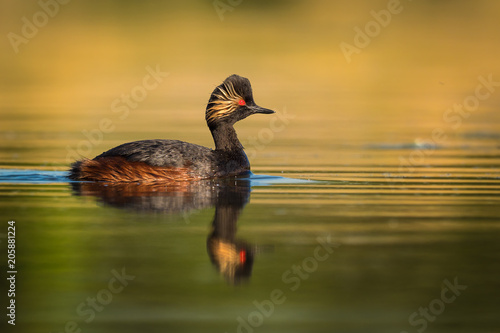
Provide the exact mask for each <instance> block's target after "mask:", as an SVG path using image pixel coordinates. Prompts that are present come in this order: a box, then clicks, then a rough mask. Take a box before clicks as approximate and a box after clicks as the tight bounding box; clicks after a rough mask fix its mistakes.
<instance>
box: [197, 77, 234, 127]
mask: <svg viewBox="0 0 500 333" xmlns="http://www.w3.org/2000/svg"><path fill="white" fill-rule="evenodd" d="M218 89H219V91H220V94H215V97H217V99H216V100H214V101H212V102H210V103H211V104H212V106H211V107H210V108H209V109H208V110H207V114H206V119H207V122H208V123H211V122H212V121H214V120H215V119H217V118H221V117H224V116H226V115H228V114H230V113H231V112H233V111H235V110H236V108H237V107H238V105H239V104H238V102H239V101H240V100H242V99H243V97H241V96H240V95H238V93H236V91H235V90H234V86H233V83H232V82H226V83H224V88H221V87H218Z"/></svg>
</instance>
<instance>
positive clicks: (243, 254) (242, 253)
mask: <svg viewBox="0 0 500 333" xmlns="http://www.w3.org/2000/svg"><path fill="white" fill-rule="evenodd" d="M243 102H244V101H243ZM245 261H247V253H246V252H245V250H240V264H244V263H245Z"/></svg>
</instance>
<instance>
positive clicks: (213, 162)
mask: <svg viewBox="0 0 500 333" xmlns="http://www.w3.org/2000/svg"><path fill="white" fill-rule="evenodd" d="M255 113H265V114H270V113H274V111H272V110H269V109H265V108H262V107H260V106H258V105H256V104H255V102H254V100H253V95H252V87H251V85H250V81H249V80H248V79H247V78H244V77H241V76H238V75H231V76H229V77H228V78H227V79H225V80H224V82H223V83H222V84H221V85H219V86H218V87H216V88H215V90H214V91H213V92H212V95H211V96H210V99H209V101H208V104H207V110H206V114H205V119H206V121H207V125H208V127H209V129H210V131H211V132H212V137H213V139H214V142H215V149H210V148H207V147H203V146H199V145H195V144H192V143H187V142H183V141H178V140H143V141H135V142H129V143H125V144H122V145H120V146H118V147H115V148H112V149H110V150H108V151H106V152H104V153H102V154H101V155H99V156H97V157H95V158H94V159H92V160H90V159H85V160H81V161H76V162H74V163H73V164H72V165H71V170H70V178H71V179H74V180H90V181H108V182H132V181H154V180H159V181H186V180H198V179H209V178H219V177H226V176H236V175H241V174H245V173H248V172H249V171H250V163H249V162H248V159H247V156H246V155H245V152H244V151H243V146H242V145H241V143H240V141H239V140H238V137H237V136H236V132H235V130H234V128H233V125H234V123H236V122H237V121H239V120H242V119H245V118H246V117H248V116H250V115H252V114H255Z"/></svg>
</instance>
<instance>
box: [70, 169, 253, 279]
mask: <svg viewBox="0 0 500 333" xmlns="http://www.w3.org/2000/svg"><path fill="white" fill-rule="evenodd" d="M72 186H73V190H74V193H75V194H76V195H81V196H93V197H97V198H98V200H99V201H100V202H102V203H103V204H105V205H110V206H113V207H118V208H123V209H133V210H135V211H141V212H155V213H158V212H160V213H163V214H180V213H188V212H189V211H192V210H198V209H203V208H209V207H212V206H215V216H214V219H213V221H212V226H211V229H210V233H209V235H208V238H207V252H208V256H209V258H210V260H211V262H212V263H213V265H214V266H215V267H216V268H217V269H218V271H219V272H220V273H221V274H222V275H223V276H224V278H225V279H226V280H227V281H228V282H229V283H232V284H238V283H240V282H242V281H244V280H247V279H248V278H250V275H251V273H252V266H253V262H254V255H255V252H256V251H255V249H256V247H255V246H253V245H250V244H248V243H246V242H245V241H243V240H240V239H238V238H236V230H237V222H238V217H239V216H240V213H241V211H242V210H243V208H244V207H245V205H246V204H247V202H248V200H249V198H250V181H249V180H248V179H239V178H232V179H222V180H207V181H197V182H175V183H95V182H75V183H72Z"/></svg>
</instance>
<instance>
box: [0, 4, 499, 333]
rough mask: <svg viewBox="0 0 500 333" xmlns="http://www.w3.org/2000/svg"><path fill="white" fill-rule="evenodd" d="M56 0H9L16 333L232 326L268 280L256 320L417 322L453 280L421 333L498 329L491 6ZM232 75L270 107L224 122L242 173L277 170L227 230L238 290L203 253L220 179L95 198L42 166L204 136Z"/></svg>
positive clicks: (296, 328) (378, 326)
mask: <svg viewBox="0 0 500 333" xmlns="http://www.w3.org/2000/svg"><path fill="white" fill-rule="evenodd" d="M64 2H65V1H63V0H59V2H57V1H56V0H40V1H35V0H29V1H12V0H2V1H1V2H0V33H1V36H2V38H0V196H1V198H2V200H0V210H1V212H2V221H8V220H10V219H15V220H16V221H18V222H17V223H18V224H17V225H18V235H17V241H18V244H19V245H18V252H17V255H18V257H17V258H18V266H19V272H20V273H19V275H18V288H19V294H18V296H17V300H18V306H19V307H18V311H19V312H18V314H19V324H20V325H25V326H18V328H22V329H24V330H25V331H29V332H49V331H50V332H62V331H63V330H64V329H65V323H67V322H68V321H71V320H74V321H76V322H77V323H78V325H79V327H80V328H82V330H83V331H87V330H89V331H92V332H108V333H109V332H114V331H116V332H138V331H141V332H142V331H145V330H147V331H151V332H153V331H154V332H165V331H182V332H187V331H193V332H194V331H196V332H199V331H205V332H209V331H210V332H234V331H237V330H238V323H239V322H238V321H237V320H238V319H237V318H239V316H243V317H244V318H245V319H247V315H249V314H251V313H253V311H255V305H254V303H253V301H254V300H257V301H262V300H267V299H269V297H270V292H271V291H272V290H274V289H276V288H280V289H283V290H284V291H286V297H287V301H286V303H284V304H282V305H280V306H276V312H275V313H274V315H273V316H270V317H269V318H267V317H266V318H265V323H264V324H263V325H262V326H261V327H256V328H255V332H257V331H259V332H266V331H267V332H273V333H276V332H287V333H289V332H332V331H338V332H404V331H405V330H406V331H408V332H410V331H411V332H415V331H417V329H421V328H422V327H423V326H420V325H423V324H415V323H413V324H412V323H411V322H409V316H410V315H411V314H412V313H414V311H418V309H419V308H420V307H424V306H428V305H429V304H430V303H429V302H431V301H432V300H434V299H437V298H438V297H439V296H440V295H441V294H440V293H441V290H442V289H441V288H442V286H443V283H444V281H445V279H448V280H449V281H453V279H454V278H455V277H457V278H458V283H459V284H465V285H467V286H468V289H467V290H466V291H464V292H463V294H462V295H461V296H460V297H457V301H456V302H454V303H453V304H446V309H445V310H443V311H444V312H442V313H441V314H440V316H439V317H438V319H437V320H436V321H434V322H432V323H431V322H428V324H429V329H428V332H437V331H439V332H454V333H455V332H472V331H473V332H494V331H495V330H497V328H498V326H499V320H498V312H499V311H498V310H499V309H498V301H497V298H495V297H493V295H496V294H497V293H498V290H499V288H500V287H499V281H498V275H499V269H498V265H497V264H495V263H498V260H499V259H500V258H499V255H500V250H499V246H498V239H499V237H500V228H499V227H498V226H499V224H498V216H500V211H499V207H500V204H499V200H500V199H499V198H500V196H499V194H500V185H499V179H500V171H499V166H500V158H499V156H500V154H499V148H500V112H498V106H499V103H500V86H499V84H498V83H497V82H500V61H499V59H500V57H499V56H500V43H499V32H500V20H499V15H498V13H500V2H498V1H490V0H479V1H449V0H418V1H416V0H414V1H410V0H402V1H400V2H398V1H395V0H391V1H389V0H381V1H378V0H376V1H352V0H350V1H326V0H318V1H304V0H301V1H299V0H290V1H285V0H241V1H238V0H216V1H214V0H190V1H150V0H145V1H131V0H120V1H118V0H104V1H93V0H88V1H78V0H72V1H66V2H67V3H64ZM63 3H64V4H63ZM155 72H156V73H157V74H155V75H156V76H157V80H154V79H153V74H152V73H155ZM167 73H168V74H167ZM233 73H236V74H239V75H241V76H245V77H247V78H249V79H250V81H251V82H252V85H253V90H254V97H255V101H256V103H257V104H259V105H261V106H263V107H266V108H271V109H274V110H276V111H277V114H276V115H268V116H264V115H260V116H255V117H250V118H249V119H246V120H244V121H242V122H240V123H238V124H237V125H236V129H237V132H238V136H239V138H240V140H241V141H242V143H243V145H244V146H245V148H246V152H247V154H248V156H249V159H250V161H251V165H252V171H253V172H254V173H256V174H260V175H271V176H276V175H278V176H284V177H286V178H285V179H283V178H280V183H273V181H274V182H276V179H274V178H273V179H269V178H268V177H266V176H261V177H262V178H261V180H260V183H259V181H258V180H256V179H255V178H253V179H252V181H251V188H250V185H246V186H243V190H244V191H243V192H241V193H240V195H241V198H240V199H241V200H240V201H241V202H239V203H238V205H236V207H232V209H233V211H232V215H231V216H233V219H231V220H230V221H228V224H230V226H231V231H232V234H231V237H235V239H236V240H241V241H242V243H241V244H249V245H248V246H250V245H251V246H254V247H255V248H257V249H258V248H263V249H265V251H264V250H262V251H261V252H259V251H256V253H255V258H253V254H252V255H250V254H251V251H249V252H248V262H251V263H252V264H253V263H254V262H255V264H254V265H253V268H252V269H253V270H252V271H251V273H252V274H251V278H250V280H249V281H248V283H243V284H242V285H239V286H233V285H230V284H228V283H227V282H226V281H225V279H224V278H223V277H221V276H220V274H219V272H217V271H216V269H214V267H213V266H214V265H213V263H214V262H216V261H217V260H216V259H214V258H215V257H214V254H213V253H211V252H210V253H208V254H207V237H210V236H209V235H211V230H212V231H213V230H215V229H217V223H215V222H217V221H214V205H215V204H214V202H213V201H214V200H215V199H217V198H219V199H220V198H221V197H223V196H220V195H219V193H218V192H216V191H215V190H214V189H216V188H218V187H215V186H212V184H208V185H207V186H206V187H205V188H202V190H196V191H194V190H192V191H191V192H189V191H187V190H179V191H178V192H175V188H174V192H175V193H174V194H173V201H174V203H176V204H178V206H180V208H181V209H180V211H181V212H182V213H179V211H177V212H175V213H176V214H172V211H171V210H169V209H166V208H169V207H170V206H172V205H169V199H172V198H171V197H169V195H170V194H169V193H168V191H157V189H154V190H151V191H149V192H144V193H147V195H143V194H144V193H143V192H141V191H140V190H139V189H135V191H136V192H137V193H139V194H137V193H135V195H136V196H134V192H133V191H131V190H116V188H113V187H109V188H108V187H106V186H105V185H104V186H103V187H104V188H105V190H104V192H103V193H104V194H102V193H101V196H99V195H98V194H96V192H95V190H92V189H87V190H85V189H80V190H77V187H78V185H77V184H74V183H73V184H68V182H67V181H68V180H67V178H65V177H64V175H65V174H64V173H62V172H53V170H56V171H57V170H59V171H62V170H66V169H67V168H68V166H69V164H70V163H71V162H73V161H74V160H75V159H79V158H82V157H88V158H92V157H94V156H96V155H97V154H100V153H101V152H103V151H105V150H107V149H109V148H111V147H113V146H116V145H118V144H121V143H124V142H128V141H134V140H141V139H155V138H164V139H179V140H184V141H188V142H193V143H197V144H201V145H205V146H209V147H213V141H212V137H211V135H210V132H209V131H208V128H207V126H206V122H205V116H204V115H205V107H206V103H207V101H208V98H209V96H210V93H211V92H212V91H213V89H214V88H215V87H216V86H217V85H219V84H220V83H221V82H222V81H223V80H224V79H225V78H226V77H227V76H229V75H231V74H233ZM486 81H492V83H490V84H487V86H486V85H485V83H484V82H486ZM478 87H479V90H478ZM477 91H480V92H481V94H482V96H485V95H484V94H487V97H484V98H481V99H478V98H477V97H476V95H477ZM475 101H477V105H474V104H473V105H472V107H471V109H472V110H471V111H467V110H465V111H464V110H463V109H462V110H461V109H460V105H463V104H464V103H466V102H468V103H474V102H475ZM469 105H470V104H469ZM457 106H458V109H457ZM450 108H451V109H450ZM454 108H455V109H454ZM457 110H458V111H457ZM460 110H461V111H460ZM435 133H438V135H437V138H438V139H439V140H438V141H439V142H436V140H434V139H435V138H436V135H435ZM12 169H43V171H39V172H38V173H37V172H34V171H30V170H28V171H26V170H24V171H25V172H24V173H23V172H22V171H23V170H12ZM43 172H45V173H43ZM292 178H301V179H314V180H321V182H298V181H295V180H293V179H292ZM246 181H247V182H248V179H247V180H246ZM37 182H38V184H34V183H37ZM84 185H85V184H84ZM87 185H88V184H87ZM132 185H133V184H132ZM82 186H83V185H82ZM235 186H236V185H235ZM220 189H221V190H222V188H220ZM237 189H239V190H241V188H239V187H238V186H237ZM170 190H172V189H170ZM204 191H205V192H204ZM108 192H109V193H108ZM207 193H208V194H207ZM227 193H229V194H228V196H229V197H231V198H234V197H237V196H235V195H233V192H231V191H229V192H227ZM227 193H226V194H227ZM250 193H251V198H250ZM118 194H123V195H124V196H125V198H121V199H122V200H123V202H124V203H123V205H120V203H122V202H121V201H120V200H117V198H116V197H114V196H117V195H118ZM209 194H211V195H212V196H213V197H210V195H209ZM129 196H130V197H129ZM165 197H166V198H165ZM132 199H134V200H136V202H135V207H134V202H132V204H130V202H131V201H134V200H132ZM177 199H178V200H177ZM208 199H210V200H208ZM163 200H165V202H163ZM176 200H177V201H176ZM246 200H249V201H250V204H248V205H247V206H246V207H245V209H244V211H243V206H245V203H246ZM179 202H180V203H179ZM186 202H187V203H188V205H186ZM190 202H192V203H193V204H192V205H191V206H190V205H189V203H190ZM207 202H208V203H207ZM139 203H142V204H143V206H144V207H143V206H141V205H139ZM162 203H164V205H161V204H162ZM181 203H182V205H181ZM203 203H204V205H202V204H203ZM219 204H220V207H217V205H215V209H217V208H219V209H221V211H222V210H223V209H224V208H225V206H224V205H223V204H221V203H219ZM148 205H149V206H151V207H156V208H158V207H160V208H162V207H166V208H165V209H164V210H163V211H162V210H161V209H158V210H159V211H158V210H155V211H153V212H151V211H149V210H148V208H149V209H150V210H151V207H149V206H148ZM146 206H147V207H146ZM193 207H194V208H193ZM195 208H196V209H195ZM198 208H199V209H198ZM226 208H227V207H226ZM229 208H231V207H229ZM230 212H231V211H230ZM240 212H241V217H240V218H239V219H238V217H239V215H238V214H239V213H240ZM221 215H222V214H221ZM228 215H229V214H228ZM226 222H227V221H226ZM229 222H230V223H229ZM2 223H3V222H2ZM4 225H5V224H4ZM221 225H223V223H221ZM2 228H4V227H2ZM221 228H222V227H221ZM2 230H6V228H5V229H2ZM2 230H0V236H2V232H3V231H2ZM236 230H237V233H236ZM330 235H331V238H332V241H333V242H335V243H338V244H341V246H340V248H339V249H338V250H336V251H335V252H334V254H333V255H332V256H331V258H329V259H328V260H325V261H324V262H321V263H319V264H318V267H317V270H316V269H315V271H314V274H313V273H311V277H310V278H308V279H303V280H302V281H301V282H302V285H301V287H300V288H299V289H298V290H296V291H293V292H292V291H291V290H290V288H289V287H290V285H287V284H286V283H285V281H284V280H283V278H282V274H283V273H284V272H287V271H288V270H290V269H291V267H293V265H297V264H300V263H302V262H304V260H305V259H307V258H308V257H309V256H311V255H312V254H313V253H314V251H315V249H316V247H317V246H318V242H317V238H318V237H327V236H330ZM4 237H5V235H4ZM0 241H1V240H0ZM4 244H6V242H3V243H1V245H2V248H4V246H3V245H4ZM235 244H240V243H238V242H235ZM241 244H240V245H238V246H240V247H241V246H242V245H241ZM245 246H246V245H245ZM243 248H245V247H244V246H243ZM2 251H3V250H2ZM2 253H5V252H2ZM232 258H233V259H234V258H236V259H238V255H234V256H233V257H232ZM240 258H241V257H240ZM250 259H251V260H250ZM254 259H255V261H254ZM5 264H6V263H4V265H5ZM122 267H125V268H126V272H127V273H128V274H131V275H135V276H137V278H136V279H135V280H134V281H133V282H131V283H130V286H128V287H127V289H125V291H124V292H123V293H122V294H120V295H118V294H116V295H114V296H115V301H113V303H112V304H110V305H109V306H107V307H106V309H105V310H103V311H102V312H101V313H99V314H98V316H97V317H96V319H95V321H93V322H92V323H87V322H85V321H84V320H83V319H84V318H85V317H82V316H81V315H79V314H78V313H76V312H75V309H76V308H77V306H78V305H79V304H81V302H84V301H85V300H86V299H87V297H94V296H95V295H96V293H98V292H99V291H100V290H102V289H103V288H105V287H106V285H107V283H108V281H109V280H110V278H111V277H112V270H113V269H114V270H120V269H121V268H122ZM4 268H5V269H4ZM2 270H3V271H6V267H4V266H2ZM4 281H5V280H4ZM3 285H5V282H4V284H3ZM2 290H4V288H2ZM1 298H2V302H3V300H4V299H5V300H6V297H4V295H2V297H1ZM1 324H4V321H2V323H1ZM23 327H24V328H23ZM252 329H253V328H252ZM240 331H241V330H240ZM243 331H244V330H243ZM247 331H250V330H249V329H247ZM2 332H3V330H2ZM248 333H251V332H248Z"/></svg>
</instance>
